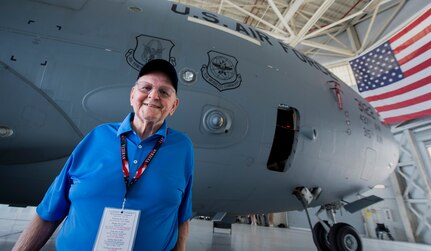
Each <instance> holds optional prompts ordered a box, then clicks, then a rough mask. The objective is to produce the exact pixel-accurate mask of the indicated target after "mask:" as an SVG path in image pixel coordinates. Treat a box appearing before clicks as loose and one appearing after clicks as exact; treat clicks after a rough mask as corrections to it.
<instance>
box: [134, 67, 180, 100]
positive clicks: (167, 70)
mask: <svg viewBox="0 0 431 251" xmlns="http://www.w3.org/2000/svg"><path fill="white" fill-rule="evenodd" d="M157 71H158V72H163V73H164V74H166V76H167V77H168V78H169V79H170V80H171V82H172V86H173V87H174V89H175V92H177V86H178V75H177V71H176V70H175V68H174V66H173V65H172V64H171V63H169V62H168V61H166V60H164V59H153V60H151V61H148V62H147V63H146V64H145V65H144V66H142V68H141V70H140V71H139V75H138V79H139V78H140V77H142V76H144V75H145V74H148V73H151V72H157Z"/></svg>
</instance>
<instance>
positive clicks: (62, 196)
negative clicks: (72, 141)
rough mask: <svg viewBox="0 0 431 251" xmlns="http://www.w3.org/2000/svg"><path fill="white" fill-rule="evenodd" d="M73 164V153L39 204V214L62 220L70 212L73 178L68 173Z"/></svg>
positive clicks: (42, 216)
mask: <svg viewBox="0 0 431 251" xmlns="http://www.w3.org/2000/svg"><path fill="white" fill-rule="evenodd" d="M72 165H73V154H72V155H71V156H70V157H69V159H68V160H67V162H66V164H65V165H64V167H63V169H62V170H61V172H60V174H59V175H58V176H57V177H56V178H55V180H54V182H53V183H52V184H51V186H50V187H49V188H48V191H47V192H46V193H45V196H44V198H43V199H42V201H41V203H40V204H39V205H38V206H37V208H36V212H37V214H38V215H39V216H40V217H41V218H42V219H44V220H46V221H58V220H62V219H63V218H64V217H66V215H67V214H68V212H69V207H70V201H69V198H68V194H69V188H70V185H71V179H70V177H69V175H68V170H69V169H70V166H72Z"/></svg>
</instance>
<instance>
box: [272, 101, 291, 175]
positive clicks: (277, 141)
mask: <svg viewBox="0 0 431 251" xmlns="http://www.w3.org/2000/svg"><path fill="white" fill-rule="evenodd" d="M298 125H299V113H298V111H297V110H296V109H295V108H292V107H289V106H286V105H279V106H278V110H277V123H276V126H275V134H274V140H273V142H272V147H271V153H270V154H269V158H268V162H267V168H268V169H269V170H271V171H276V172H285V171H286V170H287V169H288V166H286V163H287V162H288V159H289V157H290V156H291V154H292V150H293V148H294V146H295V144H296V141H297V132H298Z"/></svg>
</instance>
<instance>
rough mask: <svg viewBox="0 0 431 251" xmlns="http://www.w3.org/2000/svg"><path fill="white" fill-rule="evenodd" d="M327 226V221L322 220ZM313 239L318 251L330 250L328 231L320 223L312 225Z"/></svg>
mask: <svg viewBox="0 0 431 251" xmlns="http://www.w3.org/2000/svg"><path fill="white" fill-rule="evenodd" d="M324 223H325V224H326V225H328V226H329V224H328V222H327V221H324ZM313 240H314V244H316V246H317V249H318V250H319V251H331V244H330V243H329V239H328V232H327V231H326V230H325V228H324V227H323V225H322V223H320V221H319V222H317V223H316V225H314V227H313Z"/></svg>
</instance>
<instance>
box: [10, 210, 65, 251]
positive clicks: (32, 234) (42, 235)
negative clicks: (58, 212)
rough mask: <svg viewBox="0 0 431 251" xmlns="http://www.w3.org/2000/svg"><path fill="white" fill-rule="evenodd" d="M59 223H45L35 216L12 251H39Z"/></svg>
mask: <svg viewBox="0 0 431 251" xmlns="http://www.w3.org/2000/svg"><path fill="white" fill-rule="evenodd" d="M60 223H61V221H46V220H44V219H42V218H40V216H39V215H37V214H36V215H35V216H34V217H33V219H32V220H31V222H30V224H29V225H28V226H27V228H26V229H25V230H24V232H22V234H21V236H20V237H19V238H18V241H17V242H16V243H15V246H14V247H13V249H12V250H13V251H26V250H39V249H41V248H42V247H43V245H45V243H46V242H47V241H48V240H49V238H50V237H51V235H52V234H53V233H54V231H55V229H57V227H58V225H60Z"/></svg>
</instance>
